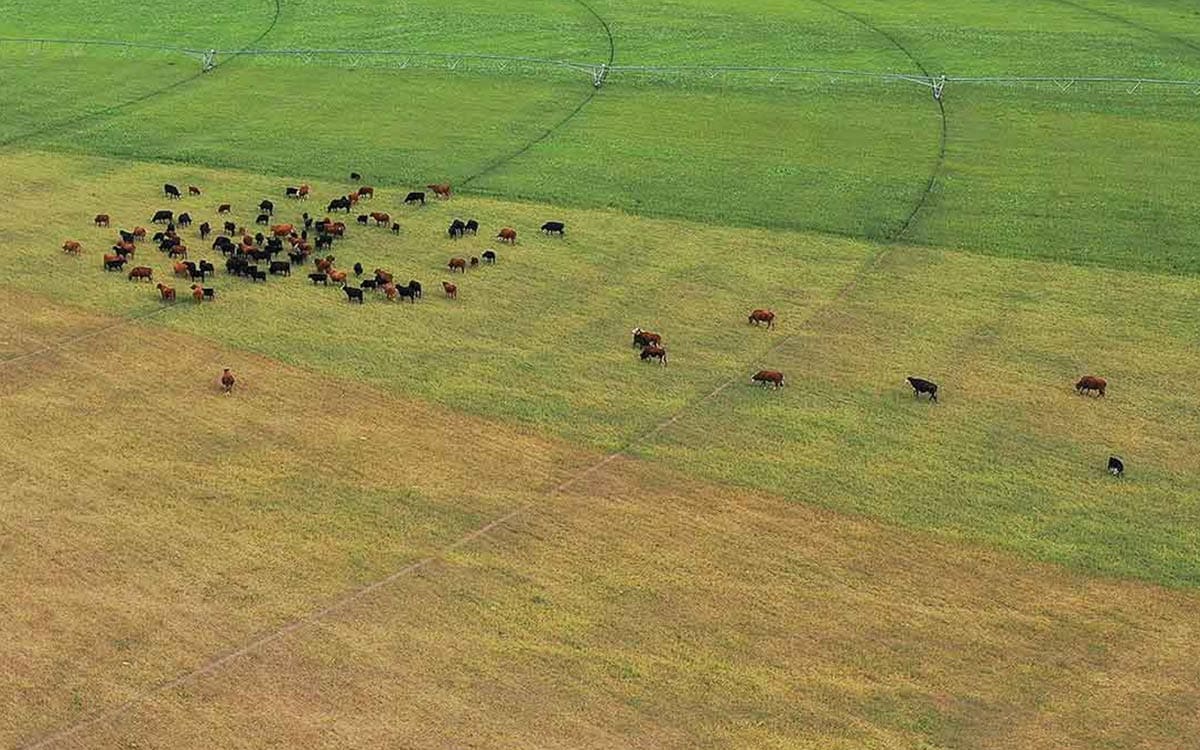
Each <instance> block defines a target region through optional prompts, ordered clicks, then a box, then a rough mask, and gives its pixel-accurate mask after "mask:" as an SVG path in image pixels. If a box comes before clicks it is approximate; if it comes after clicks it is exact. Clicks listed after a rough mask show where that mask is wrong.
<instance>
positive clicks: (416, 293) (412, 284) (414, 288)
mask: <svg viewBox="0 0 1200 750" xmlns="http://www.w3.org/2000/svg"><path fill="white" fill-rule="evenodd" d="M408 289H409V291H411V292H412V296H413V297H414V298H415V297H420V296H421V282H419V281H417V280H416V279H409V280H408Z"/></svg>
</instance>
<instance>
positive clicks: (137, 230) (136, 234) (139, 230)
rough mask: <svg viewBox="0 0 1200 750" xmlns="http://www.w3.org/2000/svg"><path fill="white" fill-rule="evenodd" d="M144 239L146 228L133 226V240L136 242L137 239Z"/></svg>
mask: <svg viewBox="0 0 1200 750" xmlns="http://www.w3.org/2000/svg"><path fill="white" fill-rule="evenodd" d="M144 239H146V228H145V227H134V228H133V241H134V242H137V241H138V240H144Z"/></svg>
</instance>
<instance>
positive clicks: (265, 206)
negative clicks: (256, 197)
mask: <svg viewBox="0 0 1200 750" xmlns="http://www.w3.org/2000/svg"><path fill="white" fill-rule="evenodd" d="M258 210H259V211H262V212H263V213H264V214H273V213H275V204H274V203H272V202H271V201H269V200H264V201H263V202H262V203H259V204H258Z"/></svg>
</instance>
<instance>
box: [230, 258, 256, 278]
mask: <svg viewBox="0 0 1200 750" xmlns="http://www.w3.org/2000/svg"><path fill="white" fill-rule="evenodd" d="M249 265H250V264H249V263H247V262H246V259H245V258H238V257H233V258H230V259H229V260H227V261H225V270H226V271H228V272H229V273H231V274H233V275H234V276H245V275H246V268H247V267H248V266H249Z"/></svg>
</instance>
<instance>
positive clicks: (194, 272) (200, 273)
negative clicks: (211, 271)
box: [188, 268, 207, 281]
mask: <svg viewBox="0 0 1200 750" xmlns="http://www.w3.org/2000/svg"><path fill="white" fill-rule="evenodd" d="M205 276H207V274H206V273H205V271H204V269H203V268H188V278H190V279H191V280H192V281H195V280H196V279H200V280H201V281H204V277H205Z"/></svg>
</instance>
